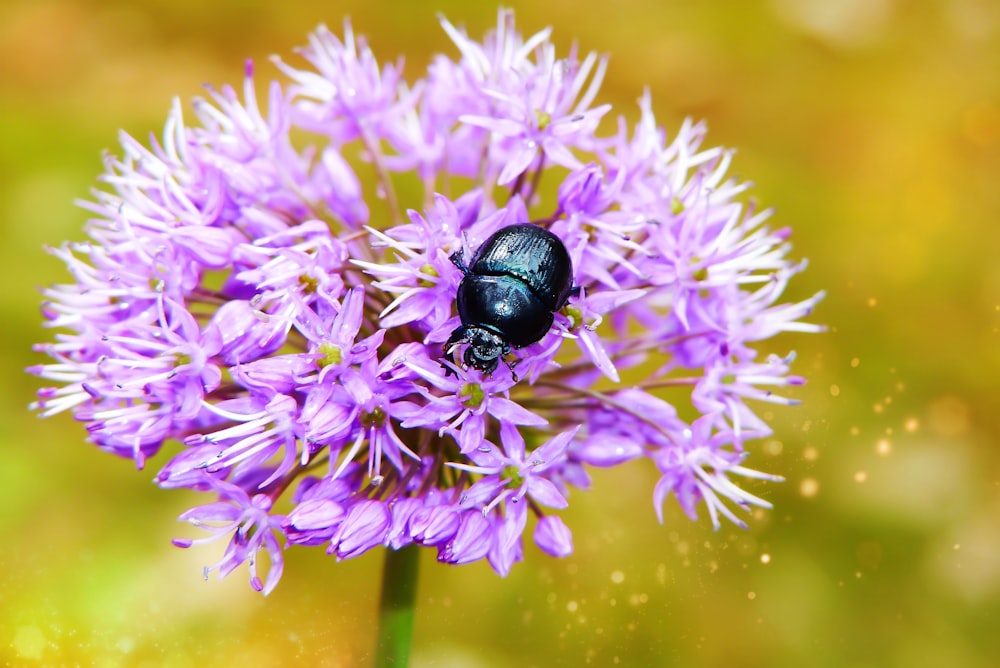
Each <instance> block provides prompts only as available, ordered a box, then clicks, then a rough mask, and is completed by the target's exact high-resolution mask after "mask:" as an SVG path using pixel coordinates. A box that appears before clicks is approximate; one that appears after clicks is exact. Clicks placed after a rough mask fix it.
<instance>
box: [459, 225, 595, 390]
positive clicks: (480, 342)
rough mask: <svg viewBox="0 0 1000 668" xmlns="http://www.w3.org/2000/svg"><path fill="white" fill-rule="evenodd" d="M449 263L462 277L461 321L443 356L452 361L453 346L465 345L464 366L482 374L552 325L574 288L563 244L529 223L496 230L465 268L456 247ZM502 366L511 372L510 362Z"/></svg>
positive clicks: (488, 372) (460, 297) (529, 342)
mask: <svg viewBox="0 0 1000 668" xmlns="http://www.w3.org/2000/svg"><path fill="white" fill-rule="evenodd" d="M451 261H452V262H454V263H455V266H457V267H458V268H459V269H461V270H462V273H463V274H465V278H463V279H462V282H461V283H460V284H459V286H458V294H457V295H456V302H457V305H458V315H459V317H460V318H461V319H462V325H461V326H460V327H458V328H457V329H455V331H454V332H452V333H451V337H450V338H449V339H448V342H447V343H445V358H446V359H447V360H448V361H450V362H454V357H453V355H452V350H453V349H454V347H455V346H457V345H459V344H462V343H467V344H469V345H468V347H467V348H466V349H465V355H464V356H463V359H464V360H465V363H466V365H468V366H471V367H472V368H474V369H478V370H480V371H482V372H484V373H486V374H490V373H493V371H494V370H496V368H497V362H498V360H499V359H501V358H503V356H504V355H506V354H507V353H509V352H510V349H511V348H512V347H513V348H523V347H525V346H527V345H531V344H532V343H535V342H536V341H538V340H540V339H541V338H542V337H543V336H545V333H546V332H548V331H549V328H551V327H552V321H553V315H552V314H553V313H554V312H555V311H558V310H559V309H560V308H562V307H563V305H564V304H565V303H566V300H567V299H568V298H569V297H570V295H571V294H573V293H574V291H575V289H574V288H573V265H572V262H571V261H570V259H569V253H568V252H567V251H566V246H564V245H563V242H562V241H560V239H559V237H557V236H556V235H554V234H552V233H551V232H549V231H548V230H546V229H544V228H541V227H539V226H537V225H533V224H531V223H520V224H517V225H511V226H510V227H505V228H503V229H501V230H498V231H497V232H496V233H494V234H493V235H492V236H491V237H490V238H489V239H487V240H486V241H485V242H483V245H482V246H480V247H479V250H478V251H476V254H475V256H473V258H472V262H471V264H470V265H468V266H466V264H465V261H464V258H463V257H462V252H461V251H458V252H457V253H455V254H453V255H452V256H451ZM508 367H509V368H510V369H511V373H512V374H513V365H512V364H508ZM514 380H515V381H516V380H517V375H516V374H514Z"/></svg>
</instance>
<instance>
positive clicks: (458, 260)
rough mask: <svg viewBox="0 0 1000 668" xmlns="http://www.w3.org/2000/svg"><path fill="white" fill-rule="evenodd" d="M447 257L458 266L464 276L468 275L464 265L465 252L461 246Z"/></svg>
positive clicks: (467, 269)
mask: <svg viewBox="0 0 1000 668" xmlns="http://www.w3.org/2000/svg"><path fill="white" fill-rule="evenodd" d="M448 259H449V260H451V263H452V264H453V265H455V266H456V267H458V268H459V269H460V270H461V272H462V273H463V274H465V275H466V276H468V275H469V273H470V272H469V268H468V267H467V266H466V265H465V253H464V252H462V249H461V248H459V249H458V250H457V251H455V252H454V253H452V254H451V255H449V256H448Z"/></svg>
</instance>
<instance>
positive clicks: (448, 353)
mask: <svg viewBox="0 0 1000 668" xmlns="http://www.w3.org/2000/svg"><path fill="white" fill-rule="evenodd" d="M468 342H469V334H468V331H467V330H466V329H465V325H462V326H461V327H456V328H455V331H453V332H452V333H451V336H449V337H448V340H447V341H446V342H445V344H444V355H442V361H441V366H442V367H444V375H445V376H457V375H458V373H457V372H456V371H455V368H454V365H455V347H456V346H459V345H461V344H463V343H468ZM445 361H447V362H448V364H445Z"/></svg>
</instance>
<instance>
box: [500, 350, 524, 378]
mask: <svg viewBox="0 0 1000 668" xmlns="http://www.w3.org/2000/svg"><path fill="white" fill-rule="evenodd" d="M503 363H504V364H506V365H507V368H508V369H510V375H511V377H512V378H513V379H514V382H515V383H516V382H517V381H518V378H517V374H516V373H514V367H516V366H517V365H518V364H520V363H521V360H519V359H515V360H514V361H513V362H508V361H507V356H506V355H504V357H503Z"/></svg>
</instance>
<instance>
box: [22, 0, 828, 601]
mask: <svg viewBox="0 0 1000 668" xmlns="http://www.w3.org/2000/svg"><path fill="white" fill-rule="evenodd" d="M442 26H443V28H444V32H445V33H446V35H447V36H448V37H450V38H451V40H452V42H454V48H453V49H452V52H451V55H439V56H437V57H436V58H434V59H433V61H432V62H431V64H430V66H429V67H428V69H427V72H426V74H425V76H424V77H423V78H421V79H418V80H417V81H414V82H411V83H407V82H405V81H404V79H403V76H402V72H401V68H400V67H399V66H398V65H381V66H380V65H379V63H378V61H377V59H376V57H375V55H374V53H373V51H372V50H371V49H370V48H369V46H368V44H367V42H366V41H365V40H364V39H363V38H361V37H359V36H357V35H355V34H354V32H353V31H352V29H351V27H350V25H349V24H347V25H345V28H344V34H343V36H342V37H340V36H336V35H334V34H333V33H331V32H329V31H328V30H327V29H326V28H321V29H319V30H318V31H317V32H316V33H315V34H313V35H312V37H311V38H310V40H309V45H308V47H306V48H305V49H303V50H302V55H303V56H304V57H305V60H306V61H307V62H308V65H307V66H305V67H304V68H303V69H299V68H297V67H293V66H292V65H289V64H286V63H284V62H282V61H280V60H279V61H277V65H278V67H279V68H280V69H281V71H282V72H283V73H284V74H285V75H287V77H288V78H289V79H290V83H286V84H282V83H277V82H274V83H271V84H269V85H268V87H267V92H266V96H264V97H266V105H265V104H262V102H261V100H259V98H260V97H262V96H261V95H260V93H259V92H258V90H257V84H256V83H255V77H254V71H253V67H252V66H251V65H249V64H248V66H247V68H246V79H245V81H244V84H243V89H242V93H238V92H237V91H236V90H234V89H232V88H230V87H224V88H222V89H220V90H209V93H208V96H207V98H206V99H199V100H196V101H195V102H194V105H193V109H194V119H193V121H190V120H186V119H185V118H184V117H183V116H182V107H181V105H180V103H175V104H174V106H173V108H172V109H171V111H170V114H169V117H168V119H167V123H166V127H165V130H164V133H163V137H162V139H160V140H158V141H157V140H152V141H151V143H150V145H148V146H146V145H143V144H142V143H140V142H138V141H136V140H135V139H133V138H131V137H129V136H128V135H122V138H121V155H120V157H115V156H109V157H107V158H106V173H105V174H104V176H103V177H102V181H103V186H102V187H101V188H100V189H98V190H95V192H94V194H93V199H92V200H90V201H86V202H82V203H81V206H83V207H84V208H85V209H86V210H88V211H89V212H90V213H91V214H92V217H91V219H90V220H89V221H88V223H87V233H88V235H89V240H88V241H86V242H82V243H67V244H64V245H62V246H61V247H58V248H53V249H51V252H52V253H53V254H54V255H56V256H57V257H59V258H60V259H62V260H63V261H64V262H65V263H66V265H67V267H68V268H69V271H70V274H71V276H72V279H71V280H70V281H69V282H67V283H65V284H62V285H56V286H54V287H51V288H49V289H47V290H45V297H46V301H45V304H44V315H45V317H46V319H47V324H48V325H49V326H50V327H52V328H54V329H55V330H56V332H57V333H56V334H55V340H54V341H52V342H50V343H45V344H41V345H39V346H38V350H39V351H40V352H44V353H46V354H47V355H48V356H49V357H50V358H52V361H51V362H49V363H47V364H42V365H39V366H37V367H33V368H32V369H31V371H32V372H33V373H34V374H36V375H38V376H39V377H41V378H44V379H46V380H47V381H50V382H51V383H52V385H51V386H49V387H45V388H43V389H42V390H40V391H39V399H38V401H37V402H36V403H35V404H34V407H35V408H36V409H37V410H39V411H40V412H41V414H42V415H46V416H48V415H52V414H55V413H59V412H62V411H69V412H71V413H72V414H73V415H74V417H75V418H76V419H78V420H79V421H81V422H83V423H84V424H85V425H86V428H87V431H88V433H89V438H90V440H91V441H92V442H93V443H94V444H96V445H97V446H98V447H99V448H101V449H103V450H106V451H108V452H111V453H114V454H117V455H119V456H122V457H128V458H131V459H132V460H133V461H134V462H135V464H136V466H138V467H139V468H142V467H144V466H146V465H147V462H149V461H150V460H152V459H153V458H154V457H156V456H157V454H158V453H159V452H160V450H161V449H162V447H163V445H164V443H165V442H166V441H173V442H175V443H179V444H180V450H179V453H178V454H176V455H175V456H173V457H172V458H171V459H169V461H166V462H161V463H160V464H159V466H160V468H159V472H158V473H157V474H156V481H157V482H158V484H160V485H161V486H162V487H167V488H176V487H186V488H191V489H194V490H198V491H202V492H206V493H207V494H208V495H209V497H210V498H209V499H208V500H207V501H206V503H205V504H204V505H202V506H199V507H196V508H193V509H191V510H189V511H187V512H185V513H184V514H183V515H182V516H181V519H182V520H185V521H188V522H190V523H191V524H193V525H195V526H196V527H201V528H205V529H208V530H209V532H210V533H211V535H210V536H209V539H215V538H223V539H225V540H228V548H226V550H225V552H224V556H223V557H222V558H221V560H220V561H218V562H217V563H216V565H215V566H213V567H212V569H218V571H219V572H220V574H222V575H225V574H227V573H229V572H231V571H232V570H233V569H235V568H236V567H238V566H239V565H240V564H242V563H244V562H248V563H249V564H250V570H251V582H252V584H253V585H254V587H255V588H258V589H263V590H264V591H265V592H267V591H270V590H271V589H272V588H273V587H274V586H275V584H276V583H277V581H278V578H279V577H280V573H281V568H282V551H283V549H284V548H287V547H288V546H289V545H322V546H325V547H326V550H327V552H328V553H330V554H335V555H336V556H337V558H339V559H347V558H350V557H355V556H358V555H360V554H363V553H365V552H367V551H369V550H371V549H372V548H375V547H378V546H386V547H388V548H390V549H399V548H401V547H403V546H405V545H409V544H414V543H415V544H419V545H423V546H426V547H428V548H430V549H433V550H436V551H437V554H438V558H439V559H440V560H441V561H442V562H446V563H451V564H461V563H468V562H471V561H476V560H481V559H487V560H488V561H489V563H490V564H491V565H492V566H493V567H494V568H495V569H496V571H497V572H498V573H501V574H506V573H507V572H508V571H509V569H510V568H511V566H512V564H513V563H514V562H516V561H518V560H520V559H521V558H522V554H523V549H522V535H523V533H524V531H525V529H526V528H527V527H528V524H529V520H531V526H532V527H533V536H534V540H535V542H536V543H537V544H538V546H539V547H540V548H541V549H542V550H543V551H544V552H546V553H548V554H551V555H554V556H565V555H566V554H569V553H570V552H571V551H572V536H571V533H570V529H569V528H568V527H567V526H566V525H565V524H564V523H563V521H562V520H561V519H560V518H559V515H558V511H559V510H561V509H562V508H565V507H566V506H567V505H568V504H569V502H570V498H571V497H570V490H571V488H574V487H578V488H579V487H586V486H587V485H588V482H589V476H588V473H587V469H588V468H589V467H592V466H597V467H607V466H615V465H618V464H623V463H625V462H627V461H629V460H633V459H638V458H642V457H645V458H648V459H649V460H651V462H652V464H653V465H654V466H656V467H657V469H658V470H659V472H660V475H661V477H660V480H659V482H658V483H657V484H656V486H655V489H653V490H651V495H652V499H653V501H654V503H655V511H656V513H657V514H658V515H659V516H660V518H661V521H662V514H661V512H662V511H661V507H662V504H663V503H664V502H665V501H666V499H667V498H668V497H670V496H674V497H675V498H676V499H677V501H678V502H679V503H680V506H681V507H682V508H683V509H684V511H685V512H687V513H688V514H689V515H691V516H692V517H694V516H695V515H696V512H697V510H698V508H699V507H700V506H702V505H704V506H705V507H706V508H707V511H708V515H709V516H710V518H711V520H712V522H713V524H715V526H718V525H719V517H720V516H722V517H725V518H728V519H729V520H731V521H733V522H735V523H737V524H740V525H742V524H743V520H742V519H741V518H740V516H739V515H738V514H737V513H738V511H739V510H740V509H743V510H745V509H747V508H748V507H750V506H753V505H756V506H768V503H767V502H766V501H764V500H763V499H760V498H758V497H756V496H754V495H751V494H749V493H747V492H745V491H743V490H741V489H740V488H739V487H738V486H737V485H736V483H735V480H737V479H739V478H740V477H753V478H770V479H774V478H775V477H774V476H768V475H766V474H762V473H758V472H756V471H754V470H752V469H749V468H747V467H746V466H745V463H746V459H747V456H748V452H747V451H746V450H745V447H746V445H747V444H748V442H750V441H752V440H753V439H759V438H761V437H763V436H765V435H767V434H769V433H770V429H769V427H768V426H767V424H766V423H765V422H764V421H763V420H762V419H761V418H760V416H759V415H758V414H757V412H756V411H757V410H759V407H760V406H761V402H777V403H786V404H787V403H791V401H790V400H789V399H786V398H784V397H783V396H782V395H781V390H782V388H783V387H785V386H788V385H796V384H799V383H802V382H803V380H802V379H801V378H800V377H798V376H794V375H790V364H791V362H792V359H793V355H791V354H789V355H787V356H785V357H777V356H767V357H763V356H761V354H759V353H758V351H757V349H756V348H755V347H754V346H755V345H756V344H757V343H758V342H759V341H761V340H763V339H766V338H768V337H771V336H773V335H774V334H777V333H779V332H783V331H798V332H808V331H817V330H818V329H819V327H818V326H816V325H811V324H805V323H803V322H802V318H804V317H806V316H808V315H809V314H810V312H811V311H812V308H813V306H814V305H815V303H816V302H817V301H818V300H819V299H820V297H821V295H816V296H815V297H813V298H812V299H809V300H806V301H804V302H800V303H783V302H781V301H780V300H781V298H782V293H783V290H784V288H785V285H786V284H787V282H788V280H789V279H790V278H791V277H792V276H793V275H794V274H796V273H798V272H799V271H801V270H802V269H803V268H804V266H805V264H804V263H803V262H793V261H791V260H789V259H788V257H787V256H788V253H789V243H788V237H789V231H788V230H787V229H784V228H780V229H773V228H771V227H769V226H768V225H767V223H766V220H767V218H768V215H769V212H767V211H763V212H760V211H756V210H755V209H754V208H753V207H752V206H749V205H747V204H745V203H743V201H742V199H741V197H742V195H743V192H744V191H745V190H746V189H747V187H748V186H747V184H746V183H740V182H738V181H736V180H734V179H732V178H729V177H727V176H726V172H727V169H728V167H729V163H730V160H731V158H732V153H731V152H730V151H726V150H723V149H719V148H704V147H703V141H704V137H705V128H704V126H703V125H702V124H698V123H692V122H684V123H683V124H682V125H681V127H680V129H679V131H678V132H677V133H675V134H673V135H671V134H669V133H668V132H667V131H666V130H665V129H663V127H661V126H660V125H659V124H658V123H657V121H656V119H655V117H654V115H653V111H652V102H651V96H650V95H649V93H648V92H647V93H645V94H644V95H643V96H642V98H641V99H640V101H639V121H638V123H636V124H635V126H634V127H629V125H628V124H627V123H626V122H625V121H624V120H619V121H618V123H617V125H615V126H614V127H613V130H612V131H611V132H610V133H601V132H600V124H601V122H602V120H603V119H604V117H605V116H607V114H608V113H609V111H610V105H608V104H599V103H598V102H597V100H598V98H599V89H600V84H601V82H602V79H603V77H604V74H605V69H606V65H607V61H606V59H605V58H604V57H600V56H598V55H596V54H593V53H588V54H582V53H580V52H578V50H577V49H576V48H575V47H574V48H573V49H572V50H571V51H570V52H569V53H568V54H567V55H564V56H559V55H558V54H557V53H556V49H555V47H554V46H553V45H552V44H551V43H550V42H549V31H548V30H545V31H542V32H540V33H537V34H535V35H532V36H530V37H527V38H523V37H522V36H521V35H520V34H519V33H518V32H517V30H516V29H515V26H514V22H513V16H512V14H511V13H509V12H506V11H501V12H500V14H499V19H498V23H497V27H496V30H494V31H492V32H490V33H489V34H487V35H486V37H485V39H484V40H483V41H482V42H479V41H476V40H475V39H473V38H471V37H469V36H468V35H467V34H466V33H465V32H464V31H462V30H461V29H459V28H456V27H455V26H453V25H452V24H451V23H448V22H447V21H444V20H442ZM604 122H605V124H608V123H610V121H607V120H605V121H604ZM404 184H405V186H406V187H402V186H403V185H404ZM524 222H531V223H534V224H536V225H539V226H542V227H545V228H547V229H548V230H550V231H551V232H552V233H554V234H555V235H557V236H558V237H559V239H560V240H562V242H563V244H564V245H565V246H566V248H567V249H568V251H569V254H570V257H571V259H572V264H573V276H572V280H573V285H574V286H576V287H577V288H578V289H577V290H574V291H573V292H572V294H571V296H570V297H569V298H568V300H567V301H566V303H565V304H563V305H561V308H560V309H559V310H558V311H557V312H556V314H555V322H554V324H553V326H552V327H551V329H550V330H549V331H548V333H547V334H546V335H545V336H544V337H543V338H542V339H541V340H540V341H538V342H537V343H534V344H532V345H530V346H527V347H525V348H522V349H520V350H515V351H514V352H513V353H512V354H511V355H512V358H511V359H510V360H508V361H509V362H510V364H514V363H515V358H516V363H517V365H518V366H517V375H518V376H519V378H516V377H515V376H514V375H513V373H512V370H511V369H509V368H508V366H507V365H504V364H501V365H499V367H498V368H497V369H496V371H494V372H492V373H490V374H484V373H483V372H482V371H479V370H477V369H474V368H465V367H464V366H462V365H461V364H460V363H459V364H454V365H451V364H447V363H444V362H442V358H443V356H444V352H445V351H444V350H443V344H444V343H445V342H446V341H447V340H448V338H449V335H450V334H451V333H452V332H453V331H454V330H455V329H456V328H457V327H458V326H459V325H460V324H461V323H460V322H459V318H458V316H457V313H456V309H455V295H456V290H457V288H458V285H459V283H460V282H461V281H462V278H463V273H462V270H460V268H459V267H457V266H456V264H455V263H454V262H453V261H452V260H451V259H450V258H451V256H452V255H453V254H455V253H457V252H459V251H461V252H463V253H464V254H465V257H471V256H472V255H473V254H474V253H475V251H476V249H477V248H478V247H479V246H480V245H481V244H482V243H483V241H484V240H485V239H487V238H488V237H489V236H490V235H491V234H493V233H494V232H496V231H497V230H499V229H501V228H504V227H507V226H509V225H513V224H517V223H524ZM456 359H458V360H461V359H462V357H461V355H457V356H456ZM630 371H631V372H630ZM623 378H630V379H632V380H630V381H628V382H623V381H622V379H623ZM636 379H638V380H636ZM677 402H680V403H683V404H685V405H686V406H687V407H688V408H687V409H685V413H686V414H691V415H695V417H694V419H693V420H690V421H689V420H686V419H684V418H682V417H681V416H680V414H679V413H678V411H677V410H675V408H674V405H675V403H677ZM691 406H693V408H694V413H692V412H691V411H690V410H689V409H690V407H691ZM205 540H207V539H205ZM194 542H202V541H201V540H198V541H194V540H191V539H179V540H178V541H176V544H178V545H180V546H182V547H187V546H189V545H191V544H193V543H194ZM262 551H263V553H264V554H265V555H266V559H265V561H264V562H260V561H259V559H258V557H259V556H260V553H261V552H262ZM264 567H266V568H267V573H266V574H264V576H263V577H262V578H258V576H257V571H258V569H259V568H264Z"/></svg>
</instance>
